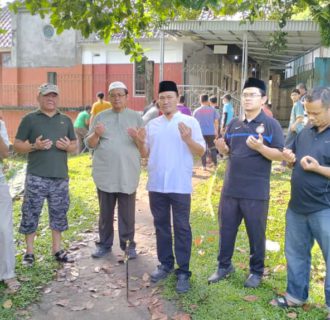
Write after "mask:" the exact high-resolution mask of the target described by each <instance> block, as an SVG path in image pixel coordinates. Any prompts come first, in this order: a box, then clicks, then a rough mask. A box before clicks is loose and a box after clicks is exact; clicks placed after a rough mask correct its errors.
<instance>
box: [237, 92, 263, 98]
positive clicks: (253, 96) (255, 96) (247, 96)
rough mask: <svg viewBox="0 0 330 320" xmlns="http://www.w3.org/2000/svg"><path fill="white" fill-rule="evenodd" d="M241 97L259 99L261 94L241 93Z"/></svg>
mask: <svg viewBox="0 0 330 320" xmlns="http://www.w3.org/2000/svg"><path fill="white" fill-rule="evenodd" d="M242 97H243V98H257V97H261V94H258V93H255V92H252V93H242Z"/></svg>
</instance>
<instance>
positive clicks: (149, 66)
mask: <svg viewBox="0 0 330 320" xmlns="http://www.w3.org/2000/svg"><path fill="white" fill-rule="evenodd" d="M154 69H155V63H154V62H153V61H148V60H146V66H145V72H146V73H145V74H146V77H145V79H146V84H145V88H146V92H145V99H146V102H145V105H148V104H150V103H151V102H152V100H153V98H154V75H155V72H154Z"/></svg>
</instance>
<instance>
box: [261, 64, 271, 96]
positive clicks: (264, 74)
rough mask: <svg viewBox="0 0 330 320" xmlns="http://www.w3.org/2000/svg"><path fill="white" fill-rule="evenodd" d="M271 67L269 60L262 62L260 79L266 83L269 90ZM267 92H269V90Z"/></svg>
mask: <svg viewBox="0 0 330 320" xmlns="http://www.w3.org/2000/svg"><path fill="white" fill-rule="evenodd" d="M269 67H270V64H269V62H263V63H261V64H260V79H261V80H263V81H264V82H265V83H266V85H267V89H268V90H269V76H270V71H269ZM267 93H268V94H269V92H267Z"/></svg>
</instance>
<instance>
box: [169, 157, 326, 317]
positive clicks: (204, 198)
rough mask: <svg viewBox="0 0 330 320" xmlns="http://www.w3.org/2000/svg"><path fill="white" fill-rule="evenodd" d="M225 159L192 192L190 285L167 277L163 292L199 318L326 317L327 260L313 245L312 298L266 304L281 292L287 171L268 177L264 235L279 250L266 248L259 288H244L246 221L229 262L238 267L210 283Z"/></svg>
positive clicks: (215, 257)
mask: <svg viewBox="0 0 330 320" xmlns="http://www.w3.org/2000/svg"><path fill="white" fill-rule="evenodd" d="M223 175H224V164H223V163H222V164H221V165H220V166H219V168H218V171H217V174H216V175H215V176H213V177H212V178H210V179H209V180H208V181H207V182H205V183H203V184H200V185H198V186H197V187H196V188H195V191H194V194H193V203H192V214H191V224H192V229H193V251H192V259H191V271H192V273H193V276H192V281H191V283H192V289H191V291H190V292H188V294H186V295H181V296H179V295H178V294H176V293H175V279H174V276H171V278H170V279H169V280H168V281H167V282H166V283H165V291H164V293H165V296H166V297H167V298H169V299H174V300H176V301H177V302H178V303H179V305H180V306H181V307H182V308H183V309H184V310H185V311H186V312H188V313H190V314H191V315H192V319H196V320H197V319H198V320H215V319H224V320H227V319H228V320H229V319H230V320H236V319H237V320H238V319H245V320H249V319H251V320H263V319H267V320H268V319H269V320H274V319H290V318H292V319H295V318H299V319H313V320H316V319H325V316H326V311H325V308H323V304H324V293H323V280H324V270H325V266H324V263H323V258H322V254H321V252H320V250H319V247H318V246H317V245H315V246H314V248H313V271H312V280H311V288H310V304H308V305H305V306H304V308H298V309H297V308H296V309H293V308H291V309H289V310H282V309H279V308H274V307H272V306H270V305H269V301H270V300H271V299H272V298H274V297H275V296H276V295H277V294H281V293H284V292H285V288H286V269H285V264H286V262H285V257H284V225H285V210H286V207H287V203H288V200H289V196H290V174H289V173H286V174H285V173H284V174H274V175H273V176H272V180H271V200H270V206H269V216H268V227H267V239H268V240H271V241H275V242H278V243H279V244H280V251H278V252H274V251H272V252H271V251H267V253H266V274H267V276H266V277H265V279H264V281H263V284H262V285H261V287H260V288H258V289H246V288H244V287H243V283H244V281H245V279H246V277H247V275H248V273H249V242H248V238H247V235H246V232H245V227H244V224H242V225H241V228H240V230H239V233H238V236H237V240H236V247H235V252H234V257H233V263H234V265H235V268H236V272H235V273H234V274H232V275H231V276H230V277H229V278H228V279H226V280H223V281H220V282H219V283H217V284H212V285H208V284H207V278H208V277H209V276H210V275H211V274H212V273H213V272H214V271H215V270H216V268H217V260H216V259H217V254H218V239H219V237H218V219H217V208H218V203H219V196H220V190H221V186H222V183H223Z"/></svg>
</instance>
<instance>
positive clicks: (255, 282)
mask: <svg viewBox="0 0 330 320" xmlns="http://www.w3.org/2000/svg"><path fill="white" fill-rule="evenodd" d="M261 279H262V276H259V275H258V274H253V273H251V274H250V275H249V276H248V278H247V279H246V281H245V283H244V287H245V288H257V287H259V285H260V283H261Z"/></svg>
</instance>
